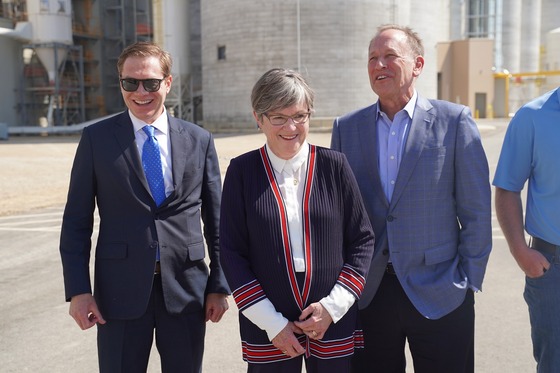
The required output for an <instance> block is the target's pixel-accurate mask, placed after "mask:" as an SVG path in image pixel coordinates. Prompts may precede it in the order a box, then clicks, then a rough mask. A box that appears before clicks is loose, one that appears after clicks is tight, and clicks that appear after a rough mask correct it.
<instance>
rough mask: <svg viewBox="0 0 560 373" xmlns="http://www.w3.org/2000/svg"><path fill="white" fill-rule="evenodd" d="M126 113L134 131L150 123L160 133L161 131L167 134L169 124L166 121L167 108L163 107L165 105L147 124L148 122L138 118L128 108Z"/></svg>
mask: <svg viewBox="0 0 560 373" xmlns="http://www.w3.org/2000/svg"><path fill="white" fill-rule="evenodd" d="M128 115H129V116H130V120H131V121H132V126H133V127H134V132H138V131H140V130H142V128H143V127H144V126H148V125H150V126H154V127H155V128H157V129H158V130H159V131H160V132H161V133H163V134H165V135H166V136H167V132H168V129H169V124H168V123H167V110H166V109H165V106H164V107H163V112H162V113H161V115H160V116H159V117H158V118H157V119H156V120H155V121H154V123H152V124H148V123H146V122H144V121H143V120H141V119H138V118H137V117H135V116H134V114H132V112H131V111H130V110H129V111H128Z"/></svg>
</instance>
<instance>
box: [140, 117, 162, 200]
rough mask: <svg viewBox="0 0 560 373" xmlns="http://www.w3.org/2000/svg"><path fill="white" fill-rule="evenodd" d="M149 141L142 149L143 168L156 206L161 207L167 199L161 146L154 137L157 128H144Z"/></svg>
mask: <svg viewBox="0 0 560 373" xmlns="http://www.w3.org/2000/svg"><path fill="white" fill-rule="evenodd" d="M142 129H143V130H144V132H146V135H148V139H147V140H146V142H144V147H143V148H142V166H143V167H144V173H145V174H146V179H147V180H148V185H149V186H150V191H151V192H152V197H153V198H154V201H156V205H158V206H159V205H161V203H162V202H163V200H164V199H165V184H164V183H163V171H162V167H161V155H160V152H159V145H158V142H157V139H156V137H155V136H154V130H155V128H154V127H153V126H144V127H142Z"/></svg>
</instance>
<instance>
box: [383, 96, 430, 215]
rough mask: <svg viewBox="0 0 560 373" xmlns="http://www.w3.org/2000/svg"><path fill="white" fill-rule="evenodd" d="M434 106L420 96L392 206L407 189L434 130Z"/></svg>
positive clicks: (400, 167)
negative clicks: (425, 144)
mask: <svg viewBox="0 0 560 373" xmlns="http://www.w3.org/2000/svg"><path fill="white" fill-rule="evenodd" d="M432 110H433V106H432V104H430V102H429V101H428V100H426V99H425V98H423V97H420V96H418V101H417V102H416V108H415V109H414V115H413V117H412V123H410V128H409V131H408V136H407V140H406V144H405V148H404V151H403V158H402V161H401V164H400V166H399V174H398V176H397V181H396V183H395V190H394V191H393V196H392V198H391V205H395V204H396V203H397V201H398V200H399V198H400V197H401V195H402V192H403V191H404V189H405V186H406V184H407V183H408V180H409V179H410V176H411V175H412V171H413V170H414V167H415V166H416V162H417V161H418V158H420V154H421V153H422V149H423V148H424V143H425V142H426V138H427V136H428V132H429V131H430V128H432V125H433V122H434V119H435V113H432V112H431V111H432Z"/></svg>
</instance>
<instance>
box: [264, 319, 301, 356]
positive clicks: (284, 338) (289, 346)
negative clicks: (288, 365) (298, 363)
mask: <svg viewBox="0 0 560 373" xmlns="http://www.w3.org/2000/svg"><path fill="white" fill-rule="evenodd" d="M295 334H302V331H301V329H300V328H298V327H297V326H295V324H294V323H293V322H291V321H290V322H288V324H286V326H285V327H284V329H282V330H281V331H280V333H278V334H277V335H276V337H274V338H272V341H271V342H272V344H273V345H274V347H276V348H277V349H279V350H280V351H282V353H284V354H286V355H288V356H290V357H296V356H299V355H302V354H304V353H305V348H303V347H302V346H301V345H300V344H299V341H298V340H297V338H296V336H295Z"/></svg>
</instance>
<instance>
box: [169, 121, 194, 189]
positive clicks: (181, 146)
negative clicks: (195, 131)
mask: <svg viewBox="0 0 560 373" xmlns="http://www.w3.org/2000/svg"><path fill="white" fill-rule="evenodd" d="M168 118H169V119H168V120H169V136H170V141H171V164H172V166H171V167H172V169H173V170H172V173H173V184H174V186H175V189H176V188H178V187H179V185H180V182H181V180H183V175H184V173H185V167H186V165H187V160H189V159H193V155H189V154H188V152H189V149H192V148H193V147H192V142H191V138H190V137H189V136H188V132H186V131H185V129H184V128H183V126H181V124H180V121H179V120H178V119H177V118H174V117H171V116H168ZM174 193H176V190H175V191H174V192H173V194H174ZM173 194H171V195H170V197H171V196H172V195H173Z"/></svg>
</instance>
